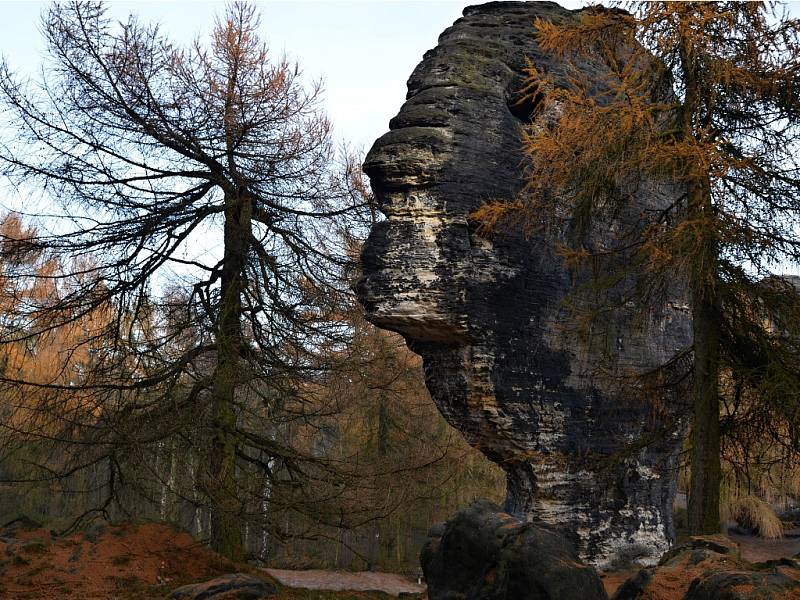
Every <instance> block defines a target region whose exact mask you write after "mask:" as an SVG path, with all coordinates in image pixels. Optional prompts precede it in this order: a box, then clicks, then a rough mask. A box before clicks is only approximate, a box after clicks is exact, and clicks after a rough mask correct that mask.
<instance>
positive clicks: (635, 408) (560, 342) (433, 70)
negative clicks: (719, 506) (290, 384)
mask: <svg viewBox="0 0 800 600" xmlns="http://www.w3.org/2000/svg"><path fill="white" fill-rule="evenodd" d="M537 17H542V18H545V19H550V20H555V21H560V20H563V19H570V18H573V17H574V13H572V12H571V11H567V10H565V9H563V8H561V7H560V6H558V5H557V4H554V3H550V2H530V3H524V2H523V3H516V2H492V3H489V4H484V5H481V6H474V7H469V8H467V9H465V10H464V17H463V18H462V19H459V20H458V21H456V23H455V24H454V25H453V26H452V27H450V28H449V29H447V30H446V31H445V32H444V33H443V34H442V35H441V36H440V38H439V44H438V46H437V47H436V48H434V49H433V50H431V51H429V52H427V53H426V54H425V56H424V58H423V60H422V62H421V63H420V64H419V65H418V66H417V68H416V69H415V70H414V72H413V74H412V75H411V78H410V79H409V81H408V96H407V100H406V102H405V104H404V105H403V106H402V108H401V109H400V112H399V114H398V115H397V116H396V117H394V118H393V119H392V120H391V122H390V129H391V131H390V132H389V133H387V134H385V135H384V136H383V137H381V138H380V139H379V140H377V141H376V143H375V145H374V146H373V148H372V150H371V151H370V153H369V154H368V156H367V158H366V162H365V164H364V170H365V172H366V173H367V174H368V176H369V177H370V181H371V184H372V188H373V190H374V192H375V194H376V196H377V198H378V201H379V203H380V207H381V210H382V212H383V213H384V214H385V215H386V217H387V218H386V220H384V221H382V222H380V223H378V224H377V225H376V226H375V227H374V229H373V231H372V232H371V235H370V237H369V240H368V242H367V244H366V246H365V248H364V252H363V255H362V263H363V272H364V277H363V278H362V280H361V281H360V282H359V284H358V286H357V291H358V293H359V296H360V299H361V301H362V303H363V304H364V306H365V307H366V310H367V313H368V318H369V319H370V320H371V321H372V322H373V323H375V324H376V325H378V326H380V327H383V328H386V329H390V330H394V331H397V332H399V333H401V334H402V335H403V336H404V337H405V338H406V340H407V342H408V344H409V346H410V347H411V349H412V350H414V351H415V352H417V353H418V354H420V355H421V356H422V357H423V359H424V365H425V371H426V379H427V385H428V388H429V389H430V391H431V394H432V396H433V398H434V401H435V402H436V403H437V405H438V407H439V408H440V410H441V411H442V413H443V414H444V416H445V417H446V418H447V420H448V421H449V422H450V423H451V424H452V425H453V426H454V427H456V428H457V429H459V430H460V431H461V432H462V433H463V435H464V436H465V438H466V439H467V441H468V442H469V443H471V444H473V445H474V446H476V447H478V448H480V449H481V450H482V451H483V452H484V453H485V454H486V455H487V456H488V457H489V458H490V459H491V460H493V461H495V462H496V463H497V464H499V465H500V466H501V467H502V468H503V469H504V470H505V471H506V473H507V478H508V496H507V501H506V505H505V507H504V509H505V510H506V511H507V512H509V513H511V514H514V515H516V516H519V517H523V518H525V517H528V518H533V519H539V520H541V521H543V522H545V523H547V524H550V525H552V526H554V527H555V528H557V529H558V530H559V531H561V532H563V533H565V534H566V535H568V536H569V537H570V538H571V539H572V541H573V542H574V543H575V544H576V546H577V548H578V549H579V552H580V556H581V558H582V559H585V560H589V561H591V562H592V563H594V564H595V565H597V566H598V567H600V568H605V567H607V566H609V565H610V564H611V563H612V562H613V561H614V559H615V557H616V556H617V554H618V553H619V552H620V549H622V548H624V549H625V552H626V553H627V554H626V555H627V556H629V555H630V552H631V549H632V548H633V549H635V550H636V551H637V553H638V554H639V555H640V556H639V557H638V558H639V562H641V563H642V564H648V563H649V564H652V563H654V562H656V561H657V560H658V557H659V556H660V555H661V554H662V553H663V552H664V551H665V550H667V548H668V547H669V545H670V540H671V539H672V537H673V524H672V520H671V504H672V500H673V496H674V492H675V477H674V470H675V466H676V457H677V453H678V449H679V445H680V435H679V431H677V430H676V428H675V427H676V426H675V419H674V417H675V415H676V413H677V412H678V411H677V407H678V402H677V398H676V396H675V392H674V391H665V392H663V393H654V392H643V391H642V390H641V389H639V388H637V387H636V386H630V387H629V389H627V390H625V391H621V390H620V388H619V386H617V385H615V384H614V381H612V380H614V379H615V378H616V377H617V376H619V375H626V374H630V373H631V372H633V371H636V372H642V371H645V370H648V369H651V368H652V367H654V366H657V365H660V364H662V363H663V362H664V361H665V360H666V359H667V358H668V357H670V356H672V354H673V353H674V352H675V350H676V349H678V348H682V347H685V346H686V345H687V344H688V341H689V339H690V329H689V325H688V319H687V316H686V313H685V308H684V307H683V306H682V301H681V298H680V294H676V295H674V297H673V301H671V302H666V303H665V305H664V306H661V307H658V308H657V309H654V310H653V311H652V314H650V315H647V316H646V317H645V318H643V319H642V322H638V323H637V324H636V326H634V325H633V323H632V319H633V318H634V317H633V316H632V315H633V312H635V311H631V314H629V315H627V316H626V315H622V314H620V315H618V316H616V317H614V318H613V319H610V320H609V322H608V323H606V325H607V326H606V327H604V328H603V332H602V335H594V336H592V335H590V336H580V335H577V334H575V333H574V332H571V331H570V327H569V318H568V312H569V311H568V308H566V301H567V300H568V299H569V298H571V297H572V290H573V289H574V287H573V285H572V284H573V281H571V277H572V275H571V274H570V272H569V271H568V269H567V268H565V266H564V264H563V263H562V260H561V259H560V258H559V256H558V255H557V253H556V252H555V243H554V240H551V239H544V238H542V237H532V238H529V237H526V236H525V235H524V234H523V233H522V232H516V231H505V232H498V233H497V234H495V235H494V236H492V237H491V238H490V239H489V238H487V237H483V236H479V235H477V234H476V230H475V227H474V226H473V224H472V223H471V221H470V218H469V215H470V214H471V213H472V212H473V211H474V210H475V209H476V208H478V207H479V206H480V205H481V204H482V203H483V202H485V201H487V200H498V199H499V200H503V199H512V198H514V197H515V195H516V194H517V193H518V191H519V189H520V187H521V185H522V174H523V169H522V166H521V165H522V158H523V157H522V154H521V150H520V139H521V138H520V131H521V125H522V123H523V122H524V121H525V120H526V119H528V118H529V117H530V115H531V114H532V108H533V107H532V106H531V105H530V102H528V103H525V102H523V103H519V102H518V99H519V98H518V90H519V88H520V84H521V81H522V71H523V68H524V66H525V60H526V58H529V59H530V60H532V61H533V62H534V64H535V65H536V66H537V68H538V69H539V70H540V71H546V72H548V73H551V74H554V75H555V76H556V78H557V79H558V78H561V79H560V80H562V81H563V75H560V73H562V65H560V64H559V62H558V61H557V60H555V59H554V58H553V57H551V56H547V55H545V54H544V53H543V52H542V51H540V49H539V48H538V47H537V45H536V43H535V41H534V30H533V21H534V20H535V19H536V18H537ZM601 68H602V67H601V66H600V65H599V64H593V63H591V62H587V64H586V65H585V72H586V73H587V74H588V75H589V76H593V74H594V75H597V74H599V73H600V72H601V71H600V69H601ZM599 80H600V77H599V76H598V81H599ZM638 183H642V185H639V191H638V192H637V198H638V199H639V201H640V203H641V206H640V207H639V208H641V207H645V206H647V207H658V206H661V205H663V202H664V200H663V198H662V195H663V194H662V190H661V188H660V187H659V186H657V185H654V184H647V185H645V184H643V183H644V182H638ZM600 235H601V237H602V232H600ZM665 431H668V432H670V433H669V434H664V432H665Z"/></svg>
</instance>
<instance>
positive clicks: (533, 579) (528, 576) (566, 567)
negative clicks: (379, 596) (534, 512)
mask: <svg viewBox="0 0 800 600" xmlns="http://www.w3.org/2000/svg"><path fill="white" fill-rule="evenodd" d="M421 562H422V569H423V571H424V572H425V580H426V581H427V583H428V597H429V598H430V600H456V599H458V600H506V599H511V598H513V599H514V600H606V599H607V598H608V596H607V595H606V592H605V590H604V589H603V584H602V583H601V582H600V578H599V577H598V576H597V573H596V572H595V570H594V569H593V568H591V567H587V566H586V565H584V564H582V563H581V562H580V561H579V560H578V556H577V553H576V551H575V548H574V547H573V546H572V544H570V543H569V542H568V541H567V540H566V539H565V538H564V537H563V536H561V535H559V534H557V533H555V532H554V531H551V530H549V529H546V528H543V527H540V526H537V525H534V524H533V523H525V522H522V521H520V520H519V519H516V518H514V517H512V516H511V515H509V514H506V513H502V512H500V509H499V507H497V506H494V505H492V504H490V503H489V502H476V503H475V504H473V505H472V506H470V507H469V508H466V509H463V510H461V511H459V512H458V513H456V514H455V516H453V517H452V518H451V519H450V520H449V521H448V522H447V523H445V524H441V525H437V526H435V527H434V528H433V529H431V532H430V533H429V534H428V542H427V543H426V544H425V547H424V548H423V550H422V555H421Z"/></svg>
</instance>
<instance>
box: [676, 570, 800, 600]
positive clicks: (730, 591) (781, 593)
mask: <svg viewBox="0 0 800 600" xmlns="http://www.w3.org/2000/svg"><path fill="white" fill-rule="evenodd" d="M797 576H798V572H797V571H795V572H794V574H793V576H792V575H790V574H788V573H784V572H782V571H780V570H778V569H776V570H774V571H772V572H769V573H753V572H748V571H726V572H722V573H713V574H711V575H709V576H707V577H703V578H702V579H697V580H695V581H694V582H693V583H692V586H691V587H690V588H689V592H688V593H687V594H686V597H685V598H684V600H755V599H758V600H791V599H797V598H800V580H798V579H797Z"/></svg>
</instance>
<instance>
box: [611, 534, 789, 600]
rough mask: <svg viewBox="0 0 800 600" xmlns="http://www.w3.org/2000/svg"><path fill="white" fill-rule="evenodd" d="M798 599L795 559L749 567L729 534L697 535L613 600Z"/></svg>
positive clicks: (621, 589)
mask: <svg viewBox="0 0 800 600" xmlns="http://www.w3.org/2000/svg"><path fill="white" fill-rule="evenodd" d="M755 598H763V599H765V600H769V599H774V600H777V599H779V598H781V599H786V600H789V599H794V600H800V569H798V568H797V563H796V562H795V561H794V560H792V559H781V560H776V561H769V562H767V563H760V564H750V563H747V562H746V561H744V560H742V558H741V556H740V554H739V549H738V546H737V545H736V543H735V542H733V541H731V540H730V539H727V538H726V537H725V536H721V535H718V536H699V537H694V538H692V539H691V540H690V541H689V542H687V543H686V544H683V545H681V546H680V547H678V548H674V549H673V550H671V551H670V552H669V553H668V554H666V555H665V556H664V558H663V559H662V561H661V563H660V564H659V566H658V567H655V568H650V569H643V570H642V571H640V572H639V573H638V574H637V575H635V576H634V577H632V578H630V579H629V580H628V581H626V582H625V583H623V584H622V586H620V588H619V589H618V590H617V592H616V593H615V594H614V597H613V599H612V600H678V599H681V600H751V599H755Z"/></svg>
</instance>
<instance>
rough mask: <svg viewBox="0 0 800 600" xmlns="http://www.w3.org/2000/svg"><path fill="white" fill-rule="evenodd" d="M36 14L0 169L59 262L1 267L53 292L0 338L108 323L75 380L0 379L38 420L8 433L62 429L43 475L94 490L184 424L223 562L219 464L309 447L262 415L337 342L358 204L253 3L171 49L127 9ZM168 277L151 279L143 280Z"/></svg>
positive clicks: (231, 489)
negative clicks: (40, 57)
mask: <svg viewBox="0 0 800 600" xmlns="http://www.w3.org/2000/svg"><path fill="white" fill-rule="evenodd" d="M43 23H44V26H43V30H44V34H45V36H46V39H47V48H48V61H47V63H46V64H45V66H44V68H43V70H42V75H41V78H40V79H39V80H37V81H28V82H23V81H20V80H19V79H18V78H17V77H15V75H14V74H13V73H12V71H11V69H10V68H9V66H8V64H7V63H5V62H4V63H3V64H2V67H1V70H0V103H1V104H0V105H1V106H2V114H3V128H2V133H0V164H1V165H2V167H0V168H1V169H2V173H3V174H4V175H5V176H6V177H7V178H8V179H9V180H10V181H12V182H13V183H14V184H15V185H17V186H18V189H19V190H20V191H21V192H24V191H28V190H40V191H41V192H42V193H43V194H44V195H45V196H46V197H47V198H49V199H52V202H53V208H52V210H50V211H48V212H50V213H51V214H48V215H47V219H43V220H42V224H41V225H40V228H41V229H40V233H37V234H35V235H31V236H30V237H29V238H27V239H26V240H25V242H26V244H29V245H30V246H31V247H34V248H37V249H40V250H43V249H46V250H47V253H48V254H50V255H51V256H56V257H58V259H59V261H60V265H61V267H62V270H61V271H59V272H57V273H49V274H48V273H46V272H42V271H41V270H38V271H37V270H36V269H32V268H29V267H26V265H25V264H20V265H14V264H9V265H7V266H6V267H5V273H4V276H5V277H7V278H8V279H9V280H16V281H19V282H27V281H31V280H32V279H33V280H35V279H41V278H48V280H49V281H51V282H52V285H53V288H54V292H53V293H52V294H50V295H49V296H48V297H47V298H45V299H41V300H40V301H37V302H19V303H15V304H14V310H15V314H14V315H13V318H8V319H7V320H6V323H5V325H4V327H3V329H2V335H1V336H0V343H2V344H5V345H10V344H19V343H20V342H21V341H25V340H37V339H44V336H46V335H47V334H48V333H49V332H52V331H57V330H59V329H62V328H64V327H69V326H71V325H72V324H74V323H77V322H81V321H82V320H85V319H86V318H87V317H89V316H91V315H96V314H100V313H103V312H109V311H110V312H111V316H110V317H109V318H107V319H103V320H101V321H99V323H101V325H98V326H97V327H95V328H94V329H93V330H91V331H87V332H86V335H84V336H83V338H82V339H81V341H80V344H81V345H82V346H83V347H91V348H92V354H91V364H90V365H87V368H86V369H84V371H83V372H82V373H81V376H80V377H69V378H66V379H65V378H64V377H62V376H59V377H55V376H52V377H40V378H29V377H23V376H21V375H19V374H15V373H11V372H8V371H6V372H5V373H3V376H2V382H3V383H4V385H5V386H6V387H7V388H8V389H7V394H13V393H16V394H18V395H19V396H20V397H21V396H24V395H26V394H30V392H31V391H32V390H34V389H35V390H36V391H37V393H38V394H39V396H41V397H42V398H47V400H42V401H41V402H40V403H39V404H38V405H37V407H36V408H35V412H37V414H43V415H50V417H49V418H54V419H56V421H57V422H56V423H55V424H54V425H52V426H51V428H50V429H48V430H47V433H44V430H43V429H42V428H41V427H39V426H36V427H33V426H30V427H28V426H26V425H24V424H22V425H19V424H18V426H16V427H14V428H13V433H14V434H15V435H16V436H20V435H23V436H28V437H34V438H36V439H40V440H41V439H51V440H58V441H59V442H64V443H69V444H73V446H74V443H77V442H78V441H79V442H80V444H81V446H80V447H81V448H82V450H80V451H78V450H75V453H74V456H75V460H74V461H72V463H71V464H70V465H69V467H68V468H67V464H66V463H64V464H62V465H61V467H63V468H62V469H60V470H57V471H58V474H62V473H63V472H64V471H72V470H73V469H78V468H81V467H86V466H87V465H90V464H97V463H98V462H100V461H105V463H106V464H107V465H108V467H107V473H108V476H109V480H108V481H109V484H108V486H107V487H108V490H107V491H108V498H109V502H110V501H111V500H110V498H111V497H112V496H113V491H114V490H113V487H114V485H115V483H114V482H115V481H116V485H119V477H120V476H121V470H120V468H119V462H120V461H121V460H123V459H124V458H125V457H126V456H128V455H129V454H130V453H131V452H133V450H134V449H135V448H137V447H140V446H141V445H143V444H148V443H152V442H153V441H154V440H158V439H163V438H164V437H165V436H168V435H173V434H175V433H176V432H180V431H182V430H183V428H184V427H185V426H186V425H187V423H190V422H198V421H199V422H200V423H201V424H202V425H201V426H200V429H201V430H202V431H203V432H204V433H203V435H204V436H205V437H204V439H205V444H206V445H207V450H208V460H207V464H205V465H203V467H204V468H206V469H207V472H205V473H202V474H198V479H199V480H200V481H201V482H202V486H201V487H202V489H201V492H202V495H203V497H204V498H205V501H207V502H208V503H209V506H210V510H211V514H212V518H211V541H212V546H213V547H214V548H215V549H216V550H218V551H220V552H221V553H223V554H224V555H226V556H228V557H230V558H233V559H238V558H241V557H242V540H241V520H242V516H243V513H244V508H243V505H244V504H243V499H242V498H241V497H240V493H241V491H240V486H238V485H237V481H236V477H237V465H242V464H248V465H250V466H253V465H256V466H258V467H259V469H260V472H261V473H262V474H263V475H264V476H265V477H267V478H271V479H273V480H277V479H279V478H283V480H284V481H289V482H291V481H293V480H296V479H297V478H300V477H302V476H303V474H304V468H303V466H302V463H303V461H304V460H306V459H307V460H309V461H311V460H313V459H314V457H312V456H305V457H304V456H302V455H301V454H298V453H297V452H296V451H295V449H293V448H289V447H285V446H283V445H282V443H281V440H280V437H278V436H275V435H272V434H271V433H270V431H269V430H268V428H267V427H265V426H264V419H269V418H270V416H271V415H275V414H277V412H278V411H279V410H280V408H281V406H282V402H283V399H284V398H286V397H287V395H291V396H292V397H293V398H294V401H293V403H292V404H293V406H302V405H303V403H302V401H299V402H298V400H297V399H298V398H301V397H302V389H301V388H302V386H298V385H296V383H295V382H296V381H298V380H299V379H306V380H313V378H314V377H315V376H317V374H318V373H319V372H321V371H324V370H325V369H326V367H327V365H326V363H325V359H324V356H325V354H324V353H321V352H319V350H320V349H322V348H330V347H331V345H335V344H336V343H337V340H341V339H343V336H346V335H347V331H346V327H345V326H344V325H343V324H342V323H341V322H339V321H337V320H336V319H334V318H328V317H330V316H331V315H332V314H333V311H334V307H335V306H336V305H337V303H338V302H339V301H340V299H341V297H342V296H341V294H342V292H343V291H344V290H343V289H342V288H341V286H340V284H338V283H337V282H341V281H343V278H342V277H341V275H342V271H343V269H345V268H346V267H347V265H348V262H349V259H348V255H347V252H346V248H344V247H343V245H342V243H341V241H340V240H341V236H339V235H338V234H339V233H340V232H341V230H342V229H347V227H348V224H347V220H348V219H351V218H355V217H356V216H357V215H358V214H359V208H360V206H361V205H362V203H363V197H362V196H360V195H358V194H356V193H351V190H349V189H348V186H347V180H348V178H347V177H346V174H345V175H343V176H340V175H339V174H338V173H339V172H340V171H341V170H339V171H337V169H336V167H335V163H336V160H335V159H336V152H335V149H334V147H333V143H332V137H331V127H330V124H329V122H328V121H327V120H326V118H325V117H324V116H323V115H322V113H321V112H320V110H319V105H318V99H319V92H320V89H319V87H318V86H315V87H312V88H310V89H306V88H305V87H304V86H303V85H302V84H301V82H300V80H299V73H298V69H297V67H296V66H293V65H291V64H289V63H288V62H287V61H286V60H285V59H284V60H279V61H273V60H272V57H271V54H270V53H269V52H268V50H267V48H266V46H265V45H264V43H263V42H262V41H261V40H260V39H259V37H258V28H259V19H258V15H257V13H256V11H255V9H254V8H253V7H251V6H248V5H246V4H240V3H236V4H232V5H230V6H228V8H227V9H226V11H225V13H224V16H222V17H221V18H219V19H218V20H217V22H216V24H215V27H214V31H213V34H212V37H211V40H210V43H209V44H208V45H204V44H202V43H201V42H199V41H197V42H195V43H194V44H193V45H192V46H191V47H189V48H179V47H176V46H173V45H172V44H171V43H170V42H169V41H168V40H167V39H166V38H165V37H164V36H163V35H162V33H161V32H160V31H159V29H158V27H157V26H152V25H145V24H142V23H140V22H139V21H138V20H137V19H136V18H134V17H131V18H129V19H128V20H127V22H125V23H114V22H112V20H111V19H110V18H109V16H108V15H107V13H106V10H105V8H104V7H103V6H102V4H99V3H96V2H75V3H70V4H54V5H53V6H52V7H51V8H50V9H49V11H48V12H47V14H46V15H45V17H44V22H43ZM44 227H46V228H48V229H49V230H50V231H49V232H46V233H45V231H46V230H45V229H44ZM220 229H221V232H220V231H219V230H220ZM167 282H170V293H168V294H166V293H165V294H157V293H156V294H154V293H153V289H155V290H156V291H159V290H161V289H165V288H166V285H167ZM159 296H160V297H163V300H161V301H156V300H153V298H154V297H159ZM187 332H190V333H191V335H188V334H187ZM72 353H74V348H73V349H71V350H67V351H65V352H64V353H63V354H65V355H66V354H69V355H71V354H72ZM62 358H66V356H64V357H62ZM68 362H69V361H66V360H65V362H64V364H65V365H66V364H67V363H68ZM60 372H61V373H62V374H63V369H62V370H61V371H60ZM76 389H80V390H81V398H82V400H81V401H80V403H79V405H80V407H81V411H79V412H80V414H79V415H72V416H70V417H67V416H65V413H63V411H62V412H59V410H57V409H56V408H54V407H55V406H56V405H57V404H58V403H59V402H60V403H61V405H60V406H62V407H63V402H64V398H65V397H67V396H70V395H74V394H75V393H76ZM8 397H11V396H8ZM28 404H30V402H28ZM28 408H29V409H31V407H30V406H29V407H28ZM302 413H303V411H302V410H298V411H296V416H298V418H302V417H303V416H305V415H303V414H302ZM54 414H57V415H58V417H57V418H56V417H52V415H54ZM253 415H256V416H258V418H259V419H258V420H256V421H254V420H253V419H251V418H249V417H250V416H253ZM68 421H69V422H68ZM71 421H74V422H71ZM254 423H258V424H257V425H254ZM89 442H91V444H89ZM198 443H201V444H202V442H198ZM71 447H72V446H71ZM86 448H92V450H91V451H89V450H87V449H86ZM48 468H51V469H54V468H55V467H53V466H52V465H51V466H50V467H48Z"/></svg>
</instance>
